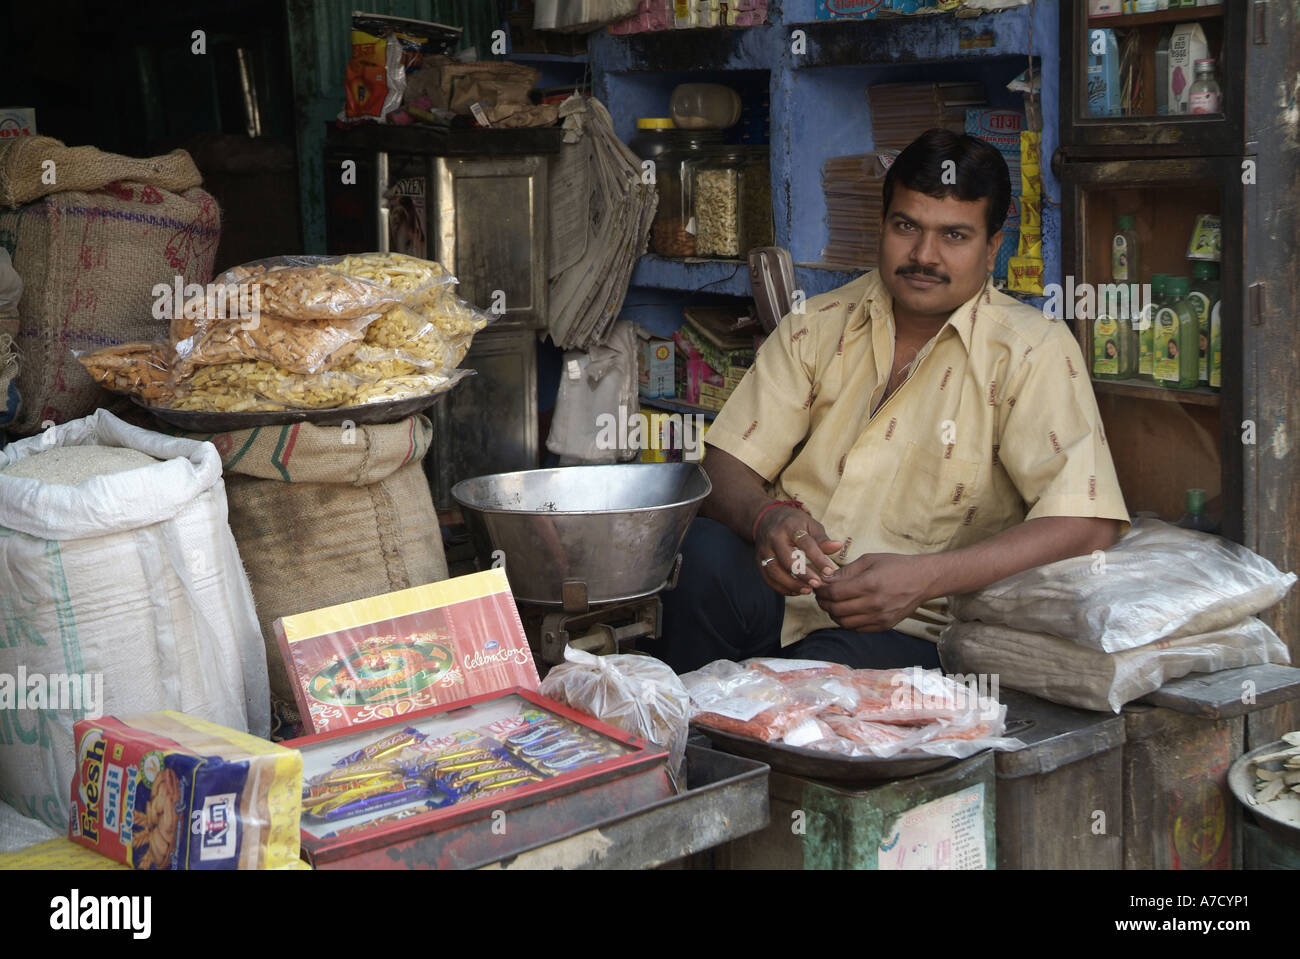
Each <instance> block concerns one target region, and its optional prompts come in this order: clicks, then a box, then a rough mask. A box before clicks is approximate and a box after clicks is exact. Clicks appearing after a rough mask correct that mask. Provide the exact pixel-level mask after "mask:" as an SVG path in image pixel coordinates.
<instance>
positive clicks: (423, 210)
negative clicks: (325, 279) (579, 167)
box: [324, 126, 561, 509]
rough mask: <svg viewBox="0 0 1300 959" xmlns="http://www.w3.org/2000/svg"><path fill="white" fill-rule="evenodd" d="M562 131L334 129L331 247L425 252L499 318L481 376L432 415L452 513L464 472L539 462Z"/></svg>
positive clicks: (435, 470)
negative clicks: (551, 197) (540, 361)
mask: <svg viewBox="0 0 1300 959" xmlns="http://www.w3.org/2000/svg"><path fill="white" fill-rule="evenodd" d="M560 135H561V131H559V130H558V129H536V130H534V129H524V130H465V131H454V132H452V133H449V134H435V133H430V132H428V131H423V130H418V129H415V128H410V127H406V128H382V127H378V126H375V127H368V128H354V129H351V130H347V131H331V133H330V137H329V139H330V149H329V150H328V151H327V153H326V156H325V164H324V173H325V188H326V207H327V227H328V237H329V250H330V252H331V253H344V252H355V251H358V250H388V249H394V250H399V251H408V252H417V251H421V252H423V255H425V256H427V257H428V258H429V259H432V260H437V261H438V262H439V263H442V264H443V265H444V266H445V267H447V269H449V270H450V271H451V272H452V273H454V274H455V275H456V277H457V279H458V280H459V292H460V295H461V296H462V297H463V298H464V299H465V300H467V301H468V302H470V303H472V304H474V305H475V306H477V307H479V308H480V309H483V310H485V311H487V312H490V313H493V314H494V320H493V323H492V325H491V326H489V327H488V328H487V329H486V330H484V331H482V332H481V333H479V334H478V335H477V336H476V337H475V339H474V344H473V346H472V347H471V349H470V351H469V353H468V354H467V355H466V357H465V360H464V361H463V363H462V364H461V365H462V366H463V367H465V368H467V369H472V370H474V371H475V375H474V376H472V377H469V378H468V379H466V380H465V381H463V382H462V383H461V384H460V385H458V386H457V387H456V389H454V390H453V391H452V392H451V393H450V394H448V395H447V396H446V397H445V398H444V399H443V400H442V402H440V403H439V404H438V405H437V406H436V407H434V408H433V409H432V410H431V411H430V415H431V416H432V417H433V418H434V425H435V431H434V441H433V448H432V450H431V451H430V455H429V457H428V459H427V460H426V463H425V466H426V470H427V471H428V474H429V480H430V486H431V487H432V491H433V498H434V503H435V504H436V505H437V506H438V507H439V508H441V509H449V508H452V507H453V506H454V503H453V501H452V499H451V487H452V486H453V485H454V484H455V483H457V482H459V481H460V480H462V479H468V478H469V477H472V476H478V475H482V474H484V473H496V472H506V471H510V470H518V469H530V468H532V467H535V466H536V465H537V462H538V459H537V457H538V421H537V332H536V331H537V330H538V329H540V328H542V327H544V326H545V325H546V294H547V280H548V278H547V240H548V223H547V209H548V199H547V155H548V154H551V153H555V152H557V151H558V150H559V147H560ZM347 161H351V164H350V165H349V166H347V167H345V166H344V164H345V163H347ZM349 170H350V171H351V172H352V175H351V176H345V175H343V174H345V173H347V172H348V171H349Z"/></svg>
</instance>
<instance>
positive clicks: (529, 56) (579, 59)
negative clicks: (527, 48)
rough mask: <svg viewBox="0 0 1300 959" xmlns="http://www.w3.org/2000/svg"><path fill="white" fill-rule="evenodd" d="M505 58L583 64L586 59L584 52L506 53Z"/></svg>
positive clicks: (535, 61)
mask: <svg viewBox="0 0 1300 959" xmlns="http://www.w3.org/2000/svg"><path fill="white" fill-rule="evenodd" d="M505 58H506V59H507V60H525V61H529V62H532V63H575V64H583V63H586V62H587V60H588V57H587V54H585V53H576V54H574V55H573V56H569V55H568V54H564V53H507V54H506V57H505Z"/></svg>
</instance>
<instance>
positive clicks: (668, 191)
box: [650, 130, 722, 256]
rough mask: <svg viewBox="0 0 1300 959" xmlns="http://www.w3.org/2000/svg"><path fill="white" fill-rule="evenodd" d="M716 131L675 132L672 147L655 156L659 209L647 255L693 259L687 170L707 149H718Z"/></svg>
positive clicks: (652, 226) (718, 140) (719, 141)
mask: <svg viewBox="0 0 1300 959" xmlns="http://www.w3.org/2000/svg"><path fill="white" fill-rule="evenodd" d="M721 143H722V134H721V133H720V132H718V131H716V130H693V131H687V130H677V131H674V134H673V145H672V146H671V147H670V148H669V149H667V150H665V151H663V152H661V153H659V154H658V156H656V157H654V158H653V159H654V164H655V188H656V189H657V190H658V191H659V207H658V209H656V210H655V218H654V222H653V224H652V225H651V228H650V252H652V253H657V254H659V255H660V256H695V234H694V233H692V232H691V231H690V229H689V220H690V209H691V198H690V194H689V189H690V186H689V183H688V181H687V180H686V171H687V170H688V169H689V164H690V162H691V161H692V160H694V159H696V158H698V157H699V156H700V155H701V153H703V151H704V150H706V149H712V148H716V147H718V146H719V145H720V144H721Z"/></svg>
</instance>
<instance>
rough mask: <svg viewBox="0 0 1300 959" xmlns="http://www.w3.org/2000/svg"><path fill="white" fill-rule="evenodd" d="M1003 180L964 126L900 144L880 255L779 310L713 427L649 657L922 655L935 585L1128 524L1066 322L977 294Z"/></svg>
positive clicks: (1089, 547) (1080, 545)
mask: <svg viewBox="0 0 1300 959" xmlns="http://www.w3.org/2000/svg"><path fill="white" fill-rule="evenodd" d="M949 161H951V162H949ZM1010 190H1011V187H1010V178H1009V175H1008V172H1007V166H1006V163H1005V161H1003V159H1002V156H1001V154H999V153H998V151H997V150H995V149H994V148H993V147H991V146H990V145H988V144H987V143H985V142H983V141H982V140H979V139H976V138H974V137H970V136H961V135H957V134H954V133H951V132H948V131H944V130H931V131H929V132H928V133H926V134H924V135H923V136H921V137H919V138H918V139H917V140H916V141H915V142H913V143H912V144H911V145H909V146H908V147H907V149H906V150H904V151H903V152H902V153H901V154H900V155H899V157H898V159H897V160H896V161H895V162H894V164H893V166H891V167H890V169H889V172H888V175H887V176H886V178H885V182H884V190H883V201H884V202H883V208H884V216H883V220H882V222H881V225H880V230H881V233H880V266H879V268H878V269H877V270H873V271H872V272H870V273H868V274H866V275H865V276H862V277H859V278H858V279H857V280H854V281H853V282H852V283H849V284H847V285H846V286H843V287H840V288H839V289H837V290H834V291H833V292H831V293H827V294H825V295H823V296H817V297H814V298H812V299H809V300H808V301H807V303H806V307H805V309H804V310H803V312H792V313H790V314H789V315H787V316H786V317H785V318H784V319H783V320H782V321H781V323H780V324H779V325H778V327H777V329H776V331H775V332H773V333H772V335H771V336H769V337H768V339H767V341H766V343H764V345H763V347H762V349H760V350H759V352H758V355H757V358H756V360H755V363H754V366H753V367H752V368H751V369H750V370H749V372H748V373H747V374H746V375H745V377H744V379H743V380H742V381H741V383H740V385H739V386H738V387H737V388H736V390H735V392H734V393H733V394H732V396H731V398H730V399H729V400H728V401H727V403H726V405H725V407H724V408H723V410H722V411H721V412H720V413H719V414H718V417H717V420H716V421H715V422H714V424H713V426H712V428H711V429H710V430H709V433H708V438H707V443H708V446H709V449H708V451H707V455H706V457H705V461H704V466H705V469H706V470H707V471H708V474H709V478H710V479H711V480H712V482H713V492H712V493H711V494H710V495H709V497H708V498H707V499H706V500H705V501H704V503H703V504H702V507H701V510H700V517H699V518H697V519H696V520H695V521H694V523H693V524H692V525H691V528H690V530H689V532H688V534H687V536H686V540H685V542H684V545H683V547H682V549H683V565H682V570H681V575H680V577H679V581H678V585H677V587H676V589H673V590H670V591H668V592H665V593H664V594H663V601H664V620H663V639H662V640H660V641H659V642H657V643H655V644H653V645H651V646H649V647H648V649H649V651H650V652H652V653H653V654H655V655H658V656H659V657H660V658H662V659H664V660H666V661H667V662H668V663H669V664H670V665H672V666H673V667H674V668H675V669H677V670H678V671H685V670H689V669H695V668H697V667H699V666H701V665H703V664H705V663H708V662H711V661H713V660H715V659H733V660H740V659H745V658H747V657H751V656H774V655H784V656H793V657H798V658H803V659H817V660H829V661H834V662H842V663H846V664H848V665H850V666H854V667H858V668H885V667H896V666H910V665H918V666H937V665H938V663H939V659H938V654H937V650H936V647H935V645H934V641H935V640H936V639H937V638H938V635H939V633H940V632H941V630H942V628H943V626H944V625H945V624H946V623H947V622H948V621H949V617H948V615H947V613H946V606H947V602H946V597H947V596H948V595H950V594H953V593H963V592H969V591H971V590H975V589H979V588H980V587H983V586H986V585H988V584H990V583H993V582H996V581H997V580H1000V579H1003V578H1004V577H1007V576H1010V575H1011V574H1013V573H1017V572H1020V571H1021V570H1024V569H1028V568H1029V567H1032V566H1039V565H1042V564H1045V563H1050V562H1054V561H1056V560H1060V559H1065V558H1067V557H1071V556H1079V555H1084V554H1088V553H1091V552H1093V551H1095V550H1104V549H1106V548H1108V547H1110V546H1111V545H1113V544H1114V543H1115V541H1116V539H1117V538H1118V537H1119V536H1120V535H1122V534H1123V533H1124V532H1125V531H1127V529H1128V526H1129V523H1128V511H1127V510H1126V509H1125V506H1124V500H1123V497H1122V496H1121V494H1120V490H1119V483H1118V481H1117V479H1116V476H1115V466H1114V464H1113V462H1112V461H1111V456H1110V450H1109V448H1108V447H1107V445H1106V437H1105V434H1104V433H1103V431H1102V425H1101V418H1100V416H1099V414H1098V410H1097V403H1096V400H1095V398H1094V396H1093V392H1092V383H1091V380H1090V377H1089V375H1088V366H1087V364H1086V363H1085V362H1084V359H1083V356H1082V354H1081V353H1080V350H1079V346H1078V344H1077V343H1076V341H1075V339H1074V336H1073V334H1072V333H1071V331H1070V329H1069V327H1068V326H1067V325H1066V324H1065V323H1064V322H1062V321H1059V320H1053V319H1049V318H1047V317H1045V316H1044V315H1043V313H1042V312H1041V311H1039V310H1037V309H1035V308H1034V307H1032V306H1029V305H1026V304H1022V303H1020V302H1019V301H1017V300H1015V299H1013V298H1011V297H1009V296H1006V295H1005V294H1003V293H1000V292H998V291H997V290H995V289H994V288H993V285H992V282H991V279H990V274H991V271H992V270H993V265H994V261H995V259H996V256H997V252H998V248H999V246H1000V245H1001V242H1002V232H1001V229H1002V221H1003V219H1004V218H1005V214H1006V210H1007V206H1008V203H1009V200H1010Z"/></svg>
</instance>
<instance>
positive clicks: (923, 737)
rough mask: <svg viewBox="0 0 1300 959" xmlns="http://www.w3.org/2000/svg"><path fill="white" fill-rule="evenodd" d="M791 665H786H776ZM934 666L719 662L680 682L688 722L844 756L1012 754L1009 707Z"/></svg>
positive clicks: (984, 690) (1015, 743)
mask: <svg viewBox="0 0 1300 959" xmlns="http://www.w3.org/2000/svg"><path fill="white" fill-rule="evenodd" d="M783 664H788V665H789V668H783ZM970 679H971V677H954V678H949V677H947V676H944V675H943V674H942V673H941V672H940V671H939V670H926V669H920V668H910V669H878V670H877V669H849V668H848V667H846V666H842V665H838V664H833V663H820V662H815V661H809V660H781V659H763V658H760V659H753V660H748V661H747V662H746V663H745V664H737V663H731V662H727V661H725V660H719V661H717V662H713V663H710V664H709V665H707V666H705V667H703V668H702V669H698V670H695V671H694V672H692V673H686V674H685V675H683V676H682V682H683V684H684V685H685V686H686V688H687V689H688V690H689V692H690V694H691V700H692V704H693V706H694V709H695V712H694V715H692V717H691V722H692V723H696V724H698V725H699V726H701V727H703V728H704V729H705V730H706V731H707V730H708V729H717V730H722V731H724V732H730V733H734V734H736V735H741V736H748V737H750V738H753V739H758V740H762V741H764V742H773V743H781V744H784V745H786V746H795V747H806V748H809V749H818V750H822V751H825V752H832V753H836V754H838V755H842V756H845V757H860V756H875V757H878V758H889V757H892V756H896V755H899V754H903V753H909V754H910V753H916V754H922V755H938V756H953V757H958V758H960V757H965V756H970V755H973V754H974V753H975V752H978V751H979V750H981V749H987V748H996V749H1018V748H1020V747H1021V745H1022V744H1021V743H1019V742H1018V741H1017V740H1014V739H1007V738H1004V737H1003V735H1002V733H1003V730H1004V729H1005V722H1006V707H1005V706H1003V705H1001V704H999V703H998V702H997V701H996V686H994V687H993V694H992V695H986V693H987V692H988V690H987V688H986V687H985V688H980V687H979V685H978V683H971V682H964V681H962V680H970Z"/></svg>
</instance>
